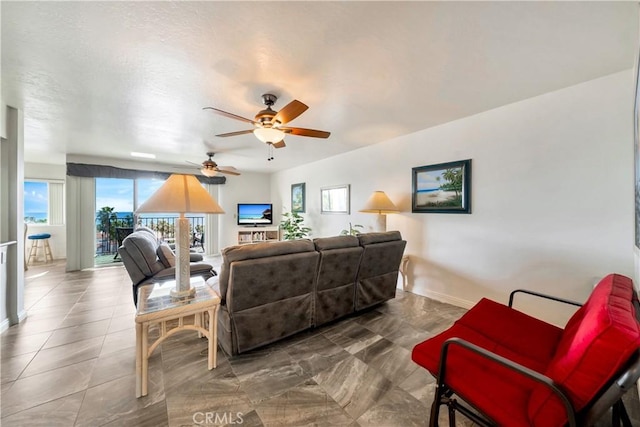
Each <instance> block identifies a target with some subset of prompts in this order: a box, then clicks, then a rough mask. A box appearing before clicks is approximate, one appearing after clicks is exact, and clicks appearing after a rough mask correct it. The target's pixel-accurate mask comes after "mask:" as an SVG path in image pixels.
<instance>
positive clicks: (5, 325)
mask: <svg viewBox="0 0 640 427" xmlns="http://www.w3.org/2000/svg"><path fill="white" fill-rule="evenodd" d="M7 329H9V318H8V317H7V318H6V319H4V320H3V321H2V323H0V334H1V333H3V332H4V331H6V330H7Z"/></svg>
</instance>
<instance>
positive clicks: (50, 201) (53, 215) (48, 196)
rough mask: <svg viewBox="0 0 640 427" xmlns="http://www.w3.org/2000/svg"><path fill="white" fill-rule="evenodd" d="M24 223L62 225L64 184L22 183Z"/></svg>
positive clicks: (54, 182) (53, 182) (27, 181)
mask: <svg viewBox="0 0 640 427" xmlns="http://www.w3.org/2000/svg"><path fill="white" fill-rule="evenodd" d="M24 222H26V223H28V224H43V225H63V224H64V183H63V182H60V181H36V180H25V181H24Z"/></svg>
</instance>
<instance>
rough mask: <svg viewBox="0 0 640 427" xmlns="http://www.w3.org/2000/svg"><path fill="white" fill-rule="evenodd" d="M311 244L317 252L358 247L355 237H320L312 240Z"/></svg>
mask: <svg viewBox="0 0 640 427" xmlns="http://www.w3.org/2000/svg"><path fill="white" fill-rule="evenodd" d="M313 244H314V245H315V247H316V250H318V251H326V250H329V249H340V248H351V247H356V246H359V242H358V238H357V237H356V236H334V237H321V238H317V239H313Z"/></svg>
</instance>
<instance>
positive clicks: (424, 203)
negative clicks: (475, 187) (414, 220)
mask: <svg viewBox="0 0 640 427" xmlns="http://www.w3.org/2000/svg"><path fill="white" fill-rule="evenodd" d="M412 175H413V176H412V191H411V211H412V212H414V213H465V214H470V213H471V160H460V161H457V162H449V163H440V164H437V165H429V166H420V167H416V168H413V169H412Z"/></svg>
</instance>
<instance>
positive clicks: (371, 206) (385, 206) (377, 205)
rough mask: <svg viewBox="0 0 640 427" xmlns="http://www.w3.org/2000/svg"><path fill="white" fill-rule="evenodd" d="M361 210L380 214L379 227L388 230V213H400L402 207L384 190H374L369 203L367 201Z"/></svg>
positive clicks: (381, 229)
mask: <svg viewBox="0 0 640 427" xmlns="http://www.w3.org/2000/svg"><path fill="white" fill-rule="evenodd" d="M360 212H366V213H376V214H378V221H377V223H378V229H379V230H380V231H387V215H386V214H390V213H398V212H400V209H398V207H397V206H396V205H394V204H393V202H392V201H391V200H390V199H389V197H388V196H387V195H386V194H384V191H374V192H373V194H372V195H371V197H369V200H367V203H365V205H364V208H362V209H360Z"/></svg>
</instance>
